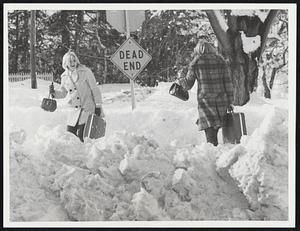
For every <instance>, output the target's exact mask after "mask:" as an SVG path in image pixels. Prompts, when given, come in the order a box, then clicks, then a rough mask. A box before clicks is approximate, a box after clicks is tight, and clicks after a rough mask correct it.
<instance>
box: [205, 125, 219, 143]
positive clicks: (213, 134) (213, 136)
mask: <svg viewBox="0 0 300 231" xmlns="http://www.w3.org/2000/svg"><path fill="white" fill-rule="evenodd" d="M218 130H219V128H213V127H210V128H207V129H205V135H206V141H207V143H212V144H213V145H214V146H217V145H218Z"/></svg>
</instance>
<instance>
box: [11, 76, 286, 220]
mask: <svg viewBox="0 0 300 231" xmlns="http://www.w3.org/2000/svg"><path fill="white" fill-rule="evenodd" d="M47 84H48V83H47V82H43V81H40V82H39V89H37V90H32V89H29V87H28V86H29V82H26V81H24V82H23V83H22V84H20V83H11V84H10V88H9V97H10V99H9V100H10V106H9V116H10V121H9V122H10V127H9V132H10V139H9V141H10V144H9V156H10V208H11V210H10V220H11V221H41V220H44V221H45V220H46V221H101V220H107V221H116V220H126V221H128V220H129V221H133V220H287V215H288V213H287V210H288V206H287V200H288V190H287V188H288V178H287V176H288V174H287V169H288V149H287V143H288V141H287V138H288V127H287V126H288V125H287V109H286V108H283V107H279V106H278V105H277V106H276V105H274V104H273V103H272V101H264V100H263V99H261V98H259V97H258V96H256V95H252V98H251V101H250V103H249V104H247V105H246V106H244V107H237V108H236V110H239V111H243V112H245V114H246V119H247V122H248V123H247V126H248V127H247V128H248V132H249V135H248V136H245V137H243V140H242V143H241V144H240V145H231V144H227V145H223V144H220V145H218V146H217V147H214V146H212V145H211V144H206V142H204V141H205V138H204V135H203V134H202V133H201V132H198V131H197V127H196V125H195V120H196V119H197V109H196V96H195V93H194V92H193V90H192V91H191V100H189V101H188V102H181V101H179V100H178V99H176V98H175V97H172V96H170V95H169V94H168V88H169V87H170V83H169V84H168V83H161V84H160V85H159V86H158V87H157V88H137V89H136V94H137V99H138V105H137V109H136V110H135V111H134V112H131V108H130V94H129V92H128V91H126V90H120V89H121V88H126V87H127V88H129V86H126V85H121V86H119V87H118V88H117V89H112V87H111V86H110V85H107V86H105V85H104V86H100V88H101V90H102V92H103V99H104V110H105V115H106V120H107V135H106V136H105V137H104V138H100V139H98V140H90V139H86V140H85V143H84V144H82V143H81V142H80V141H79V139H78V138H77V137H75V136H74V135H73V134H71V133H68V132H66V131H65V121H66V117H65V111H66V110H67V109H65V107H64V101H63V100H62V101H59V102H58V109H57V111H55V112H53V113H48V112H44V111H42V109H40V102H41V99H42V98H43V97H44V95H45V94H44V92H47V86H48V85H47ZM115 87H116V86H115ZM266 112H268V113H266ZM32 118H34V121H33V120H32ZM257 121H260V123H257ZM220 141H221V140H220Z"/></svg>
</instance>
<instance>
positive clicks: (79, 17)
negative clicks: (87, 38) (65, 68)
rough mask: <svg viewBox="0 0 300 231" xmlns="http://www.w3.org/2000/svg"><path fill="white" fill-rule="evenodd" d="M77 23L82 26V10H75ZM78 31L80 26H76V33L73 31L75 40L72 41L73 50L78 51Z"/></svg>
mask: <svg viewBox="0 0 300 231" xmlns="http://www.w3.org/2000/svg"><path fill="white" fill-rule="evenodd" d="M77 23H78V25H80V26H82V23H83V11H81V10H80V11H77ZM80 32H81V27H79V26H77V27H76V33H75V41H74V49H75V52H76V53H77V52H78V48H79V42H80Z"/></svg>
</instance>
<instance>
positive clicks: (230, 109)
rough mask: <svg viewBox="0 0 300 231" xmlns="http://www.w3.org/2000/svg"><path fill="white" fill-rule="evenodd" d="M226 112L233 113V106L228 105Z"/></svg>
mask: <svg viewBox="0 0 300 231" xmlns="http://www.w3.org/2000/svg"><path fill="white" fill-rule="evenodd" d="M227 110H228V111H229V112H233V105H232V104H229V106H228V108H227Z"/></svg>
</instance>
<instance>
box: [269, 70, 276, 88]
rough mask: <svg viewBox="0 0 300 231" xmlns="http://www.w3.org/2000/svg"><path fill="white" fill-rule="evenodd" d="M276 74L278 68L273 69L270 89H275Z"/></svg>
mask: <svg viewBox="0 0 300 231" xmlns="http://www.w3.org/2000/svg"><path fill="white" fill-rule="evenodd" d="M276 73H277V68H273V69H272V72H271V77H270V82H269V87H270V89H272V88H273V85H274V80H275V76H276Z"/></svg>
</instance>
